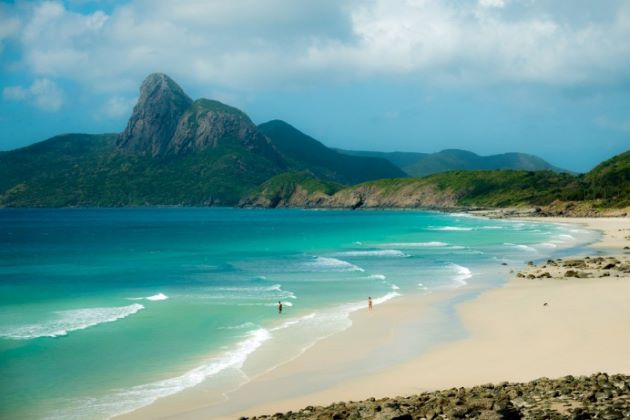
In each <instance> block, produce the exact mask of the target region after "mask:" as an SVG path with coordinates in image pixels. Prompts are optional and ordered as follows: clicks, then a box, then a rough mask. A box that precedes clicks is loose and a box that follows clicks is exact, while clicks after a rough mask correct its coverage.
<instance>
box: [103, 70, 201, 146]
mask: <svg viewBox="0 0 630 420" xmlns="http://www.w3.org/2000/svg"><path fill="white" fill-rule="evenodd" d="M192 102H193V101H192V99H190V97H188V95H186V93H184V91H183V90H182V88H181V87H180V86H179V85H178V84H177V83H175V81H173V79H171V78H170V77H168V76H167V75H165V74H163V73H153V74H150V75H149V76H148V77H147V78H146V79H144V81H143V82H142V85H141V86H140V98H139V99H138V102H137V103H136V106H135V107H134V109H133V113H132V114H131V118H129V122H128V123H127V127H126V128H125V130H124V131H123V132H122V133H121V134H120V135H119V136H118V140H117V143H116V144H117V146H118V148H119V149H120V150H123V151H125V152H129V153H137V154H149V155H152V156H155V155H158V154H160V153H163V152H165V151H166V150H167V149H168V144H169V142H170V140H171V138H172V137H173V134H174V133H175V130H176V128H177V124H178V122H179V119H180V118H181V116H182V115H183V114H184V112H186V110H187V109H188V108H189V107H190V105H191V104H192Z"/></svg>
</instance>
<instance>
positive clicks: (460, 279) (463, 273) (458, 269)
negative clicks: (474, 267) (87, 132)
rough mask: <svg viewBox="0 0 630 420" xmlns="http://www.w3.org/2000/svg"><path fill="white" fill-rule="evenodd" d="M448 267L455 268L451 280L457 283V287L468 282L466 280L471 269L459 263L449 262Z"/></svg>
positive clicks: (470, 274)
mask: <svg viewBox="0 0 630 420" xmlns="http://www.w3.org/2000/svg"><path fill="white" fill-rule="evenodd" d="M450 267H451V268H452V269H454V270H455V273H456V274H455V276H453V281H454V282H455V283H456V284H457V287H461V286H465V285H467V284H468V282H467V281H466V280H468V279H469V278H471V277H472V271H470V269H469V268H468V267H464V266H462V265H459V264H453V263H452V264H450Z"/></svg>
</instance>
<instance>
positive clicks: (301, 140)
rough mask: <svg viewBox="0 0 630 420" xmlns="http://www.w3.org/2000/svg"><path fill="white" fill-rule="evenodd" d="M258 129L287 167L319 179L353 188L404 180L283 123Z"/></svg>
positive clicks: (385, 166) (379, 161) (387, 167)
mask: <svg viewBox="0 0 630 420" xmlns="http://www.w3.org/2000/svg"><path fill="white" fill-rule="evenodd" d="M258 128H259V129H260V131H262V132H263V133H264V134H266V135H267V137H269V139H270V140H271V142H272V143H273V145H274V146H276V148H277V149H278V150H279V151H280V153H281V154H282V155H283V156H284V157H285V158H286V159H287V161H288V162H289V164H290V166H291V167H293V168H294V169H296V170H308V171H310V172H312V173H313V174H314V175H315V176H317V177H319V178H323V179H329V180H334V181H337V182H340V183H343V184H356V183H359V182H364V181H368V180H372V179H380V178H396V177H404V176H406V174H405V173H404V172H403V171H402V170H400V169H399V168H398V167H396V166H395V165H393V164H392V163H390V162H389V161H387V160H386V159H383V158H379V157H359V156H348V155H344V154H342V153H339V152H337V151H335V150H333V149H329V148H328V147H326V146H324V145H323V144H322V143H320V142H319V141H317V140H315V139H314V138H312V137H310V136H307V135H306V134H304V133H302V132H301V131H299V130H297V129H296V128H295V127H293V126H291V125H289V124H287V123H286V122H284V121H280V120H273V121H269V122H266V123H264V124H260V125H259V126H258Z"/></svg>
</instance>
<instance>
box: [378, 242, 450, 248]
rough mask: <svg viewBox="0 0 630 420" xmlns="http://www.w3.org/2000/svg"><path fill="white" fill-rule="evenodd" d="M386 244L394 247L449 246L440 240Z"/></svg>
mask: <svg viewBox="0 0 630 420" xmlns="http://www.w3.org/2000/svg"><path fill="white" fill-rule="evenodd" d="M385 246H390V247H394V248H432V247H442V246H448V244H447V243H446V242H439V241H430V242H394V243H391V244H386V245H385Z"/></svg>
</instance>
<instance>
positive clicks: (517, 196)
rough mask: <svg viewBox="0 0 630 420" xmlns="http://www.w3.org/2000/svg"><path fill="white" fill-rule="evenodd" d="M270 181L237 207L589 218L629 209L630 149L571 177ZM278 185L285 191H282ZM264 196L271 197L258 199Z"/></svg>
mask: <svg viewBox="0 0 630 420" xmlns="http://www.w3.org/2000/svg"><path fill="white" fill-rule="evenodd" d="M274 179H275V180H276V183H275V185H274V189H273V190H271V189H267V190H263V191H258V192H257V193H256V194H254V195H251V196H249V197H248V198H247V199H246V200H243V201H242V202H241V204H242V205H254V206H256V205H258V206H265V207H274V203H275V204H277V205H281V206H285V205H290V206H295V207H329V208H351V209H356V208H439V209H449V208H451V209H456V208H462V207H485V208H501V207H545V208H547V209H548V210H549V211H550V212H554V213H564V214H592V213H596V212H598V211H599V210H602V209H611V208H613V209H614V208H619V209H621V208H625V207H628V206H630V151H629V152H625V153H623V154H621V155H618V156H615V157H613V158H612V159H609V160H607V161H606V162H603V163H602V164H600V165H598V166H597V167H596V168H594V169H593V170H592V171H590V172H588V173H587V174H584V175H577V176H576V175H572V174H569V173H558V172H553V171H516V170H508V169H497V170H478V171H450V172H444V173H438V174H433V175H430V176H426V177H421V178H397V179H381V180H376V181H370V182H365V183H362V184H358V185H354V186H351V187H346V188H342V189H338V190H336V191H334V192H331V189H330V187H329V186H327V187H326V188H318V187H317V186H316V184H314V183H313V181H312V179H309V178H305V177H297V176H295V175H291V174H285V175H284V176H283V177H281V176H279V177H275V178H274ZM283 181H284V182H286V183H287V184H290V188H285V187H283V185H281V183H282V182H283ZM307 183H308V184H309V185H310V186H309V187H306V184H307ZM302 184H304V186H302ZM296 192H298V194H296ZM264 194H267V197H273V199H272V200H264V199H263V198H264ZM287 203H288V204H287Z"/></svg>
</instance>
